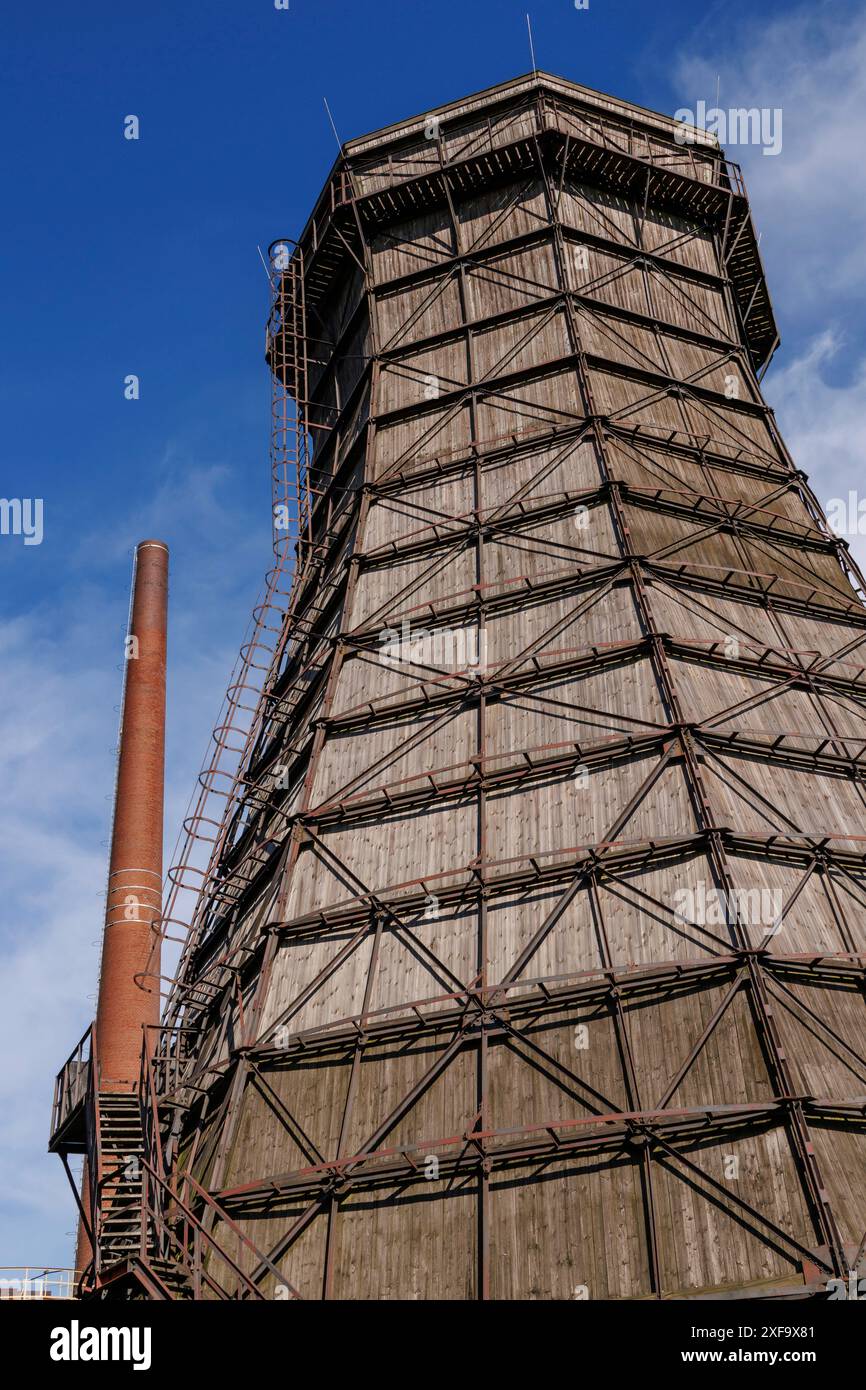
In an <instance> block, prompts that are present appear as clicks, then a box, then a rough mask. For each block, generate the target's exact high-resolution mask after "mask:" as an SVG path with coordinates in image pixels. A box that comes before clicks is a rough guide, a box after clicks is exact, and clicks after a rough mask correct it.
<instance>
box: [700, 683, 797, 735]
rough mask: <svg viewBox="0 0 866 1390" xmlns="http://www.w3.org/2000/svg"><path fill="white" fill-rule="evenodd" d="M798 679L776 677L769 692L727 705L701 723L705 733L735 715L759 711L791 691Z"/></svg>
mask: <svg viewBox="0 0 866 1390" xmlns="http://www.w3.org/2000/svg"><path fill="white" fill-rule="evenodd" d="M764 670H765V671H766V673H767V675H768V676H769V677H773V676H774V674H775V673H774V672H773V671H772V669H771V668H766V667H765V668H764ZM796 681H797V677H796V676H793V675H789V676H784V677H778V676H777V677H776V684H775V685H773V686H771V687H770V689H769V690H761V691H759V692H758V693H757V694H756V695H747V696H746V697H745V698H744V699H742V700H735V701H734V703H733V704H732V705H727V706H726V707H725V708H724V709H722V710H718V711H717V712H716V713H715V714H713V715H711V716H710V718H709V719H705V720H702V721H701V727H702V728H703V729H704V731H705V732H709V730H710V729H712V728H713V726H714V725H715V724H721V723H722V721H723V720H725V719H730V718H732V717H733V716H734V715H740V714H745V713H746V711H747V710H748V711H751V710H753V709H758V708H759V706H760V705H762V704H764V703H766V702H767V701H768V700H775V698H776V696H777V695H782V694H783V693H784V692H785V691H786V690H790V689H791V688H792V686H794V685H795V684H796Z"/></svg>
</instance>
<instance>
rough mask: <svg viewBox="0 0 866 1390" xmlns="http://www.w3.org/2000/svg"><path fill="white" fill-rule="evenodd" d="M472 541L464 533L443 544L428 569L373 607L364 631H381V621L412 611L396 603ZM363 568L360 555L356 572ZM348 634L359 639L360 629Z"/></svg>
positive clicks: (449, 561)
mask: <svg viewBox="0 0 866 1390" xmlns="http://www.w3.org/2000/svg"><path fill="white" fill-rule="evenodd" d="M470 541H471V536H468V535H462V536H459V537H457V538H456V539H455V540H453V541H449V542H448V544H447V548H446V546H444V545H443V547H442V549H440V550H437V551H435V552H434V554H433V558H432V560H431V561H430V564H429V565H428V566H427V567H426V569H423V570H422V571H421V573H420V574H417V575H413V576H412V578H411V579H407V581H406V583H405V584H403V585H401V587H400V588H399V589H398V590H397V591H396V593H394V594H390V595H389V596H388V597H387V598H385V599H383V600H382V602H381V603H380V604H379V605H378V607H376V608H373V609H372V610H371V611H370V612H369V613H368V614H367V615H366V616H365V618H364V624H365V626H364V628H363V629H362V631H363V632H366V633H369V634H370V635H372V634H373V632H374V631H376V630H377V629H378V630H379V631H381V628H379V624H380V623H389V622H391V621H392V620H393V618H394V616H395V615H396V616H397V617H399V616H400V615H401V613H405V612H406V611H408V612H410V613H411V612H412V611H413V610H412V609H409V610H406V609H400V608H397V607H396V605H397V604H399V602H400V600H401V599H410V598H412V596H413V595H414V593H415V591H416V590H417V589H418V588H420V587H422V586H423V585H424V584H425V582H427V581H429V580H430V579H432V578H433V577H434V576H435V575H437V574H439V573H440V571H441V570H443V569H445V568H446V566H448V565H450V564H451V562H452V561H453V560H454V559H455V558H456V556H457V555H458V554H459V553H460V552H461V551H463V550H467V549H468V548H469V544H470ZM362 570H363V565H362V557H361V556H360V555H359V556H358V563H357V566H356V567H355V572H356V573H360V572H362ZM346 635H347V636H350V637H354V638H355V639H356V640H357V638H358V630H357V629H350V630H349V632H348V633H347V634H346Z"/></svg>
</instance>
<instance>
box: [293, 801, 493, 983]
mask: <svg viewBox="0 0 866 1390" xmlns="http://www.w3.org/2000/svg"><path fill="white" fill-rule="evenodd" d="M306 833H307V835H308V836H309V837H310V839H311V840H312V842H313V844H314V845H316V846H318V848H319V849H320V850H321V852H322V853H323V854H324V855H327V856H328V858H330V859H332V860H333V861H334V862H335V863H336V864H337V866H338V868H339V869H340V872H341V873H342V874H344V875H345V876H346V878H348V879H351V880H352V881H353V882H354V883H355V884H356V885H357V887H358V888H359V889H360V890H361V893H362V894H363V895H364V896H365V897H366V899H367V900H368V902H369V903H370V904H371V906H373V907H374V908H375V909H376V910H377V912H380V913H381V914H382V915H383V916H384V917H387V918H388V919H389V920H390V922H391V925H392V928H393V930H394V934H395V935H396V936H397V937H398V938H399V939H400V941H401V942H402V944H403V945H404V946H406V947H407V948H408V949H409V951H410V952H411V953H414V954H416V955H419V956H421V957H423V959H424V963H425V964H426V965H427V968H428V969H429V970H430V973H431V974H433V973H434V971H433V970H432V969H431V967H430V962H431V961H432V963H433V965H434V966H435V967H436V968H437V969H438V970H440V971H441V972H442V975H443V976H444V977H445V978H446V979H447V980H450V982H451V984H452V985H456V986H457V988H458V989H462V988H463V987H464V985H465V981H464V980H459V979H458V978H457V976H456V975H455V974H454V973H453V972H452V971H451V969H450V968H449V967H448V966H447V965H446V964H445V962H444V961H441V960H440V959H439V957H438V956H437V955H436V953H435V951H432V950H431V949H430V947H429V946H428V945H427V944H426V943H425V942H423V941H419V940H418V939H416V938H415V937H414V936H412V935H409V936H408V937H407V934H406V923H405V922H403V921H402V919H401V918H399V917H398V916H397V915H396V913H394V912H392V911H391V908H390V907H389V905H388V903H387V902H385V901H383V900H382V899H381V898H380V897H379V896H378V894H377V893H376V892H375V891H374V890H373V889H372V888H370V887H369V886H368V885H367V884H366V883H364V881H363V879H361V878H359V877H358V875H357V874H356V873H355V872H354V870H352V869H350V868H349V866H348V864H346V863H345V861H344V860H342V859H341V858H340V856H339V855H338V854H336V853H335V852H334V850H332V849H331V847H330V845H328V844H326V842H325V841H324V840H322V839H321V838H320V837H319V836H318V835H317V834H316V833H315V831H313V830H311V829H310V828H309V827H307V831H306Z"/></svg>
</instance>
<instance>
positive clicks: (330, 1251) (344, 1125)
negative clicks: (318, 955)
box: [322, 913, 383, 1302]
mask: <svg viewBox="0 0 866 1390" xmlns="http://www.w3.org/2000/svg"><path fill="white" fill-rule="evenodd" d="M382 926H383V918H382V916H381V914H380V913H377V914H376V933H375V936H374V937H373V946H372V950H371V952H370V961H369V964H368V966H367V979H366V981H365V984H364V999H363V1003H362V1006H361V1014H360V1019H359V1026H358V1030H357V1032H356V1036H355V1048H354V1052H353V1054H352V1070H351V1072H350V1075H349V1084H348V1086H347V1088H346V1099H345V1103H344V1105H343V1115H342V1118H341V1120H340V1133H339V1136H338V1138H337V1158H338V1159H339V1158H342V1157H343V1155H344V1153H345V1145H346V1139H347V1136H348V1134H349V1125H350V1122H351V1118H352V1112H353V1109H354V1104H355V1094H356V1091H357V1084H358V1075H359V1071H360V1065H361V1055H362V1052H363V1049H364V1044H365V1042H366V1032H365V1029H366V1016H367V1011H368V1009H369V1006H370V996H371V993H372V989H373V981H374V979H375V977H376V970H377V966H378V961H379V948H380V946H381V942H382ZM338 1211H339V1207H338V1204H337V1198H336V1196H335V1195H333V1194H332V1196H331V1198H330V1200H329V1202H328V1217H327V1233H326V1238H325V1261H324V1280H323V1286H322V1298H323V1299H324V1300H325V1301H326V1302H327V1300H328V1299H329V1298H330V1297H331V1291H332V1288H333V1277H334V1269H333V1266H334V1241H333V1236H334V1229H333V1228H334V1223H335V1221H336V1219H337V1215H338Z"/></svg>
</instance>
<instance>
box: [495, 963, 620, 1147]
mask: <svg viewBox="0 0 866 1390" xmlns="http://www.w3.org/2000/svg"><path fill="white" fill-rule="evenodd" d="M612 992H613V991H612V990H611V988H608V990H607V992H606V994H605V996H604V1001H605V1002H607V1003H610V1002H611V994H612ZM558 1002H559V1001H558ZM542 1016H543V1015H542ZM495 1017H497V1018H498V1020H499V1025H500V1026H499V1028H497V1029H496V1030H494V1031H493V1033H492V1036H496V1037H500V1038H501V1039H502V1040H503V1041H504V1042H505V1043H506V1044H507V1045H508V1046H510V1047H512V1048H513V1050H514V1051H515V1052H516V1053H517V1055H518V1056H520V1051H521V1048H525V1049H526V1051H527V1052H529V1053H530V1054H534V1057H535V1058H537V1059H538V1060H531V1061H530V1065H531V1066H532V1067H534V1068H535V1067H537V1068H538V1070H539V1071H541V1072H542V1073H543V1074H544V1075H545V1076H546V1077H548V1079H549V1080H550V1081H552V1082H553V1084H554V1085H555V1086H558V1087H559V1089H560V1090H562V1091H565V1093H566V1095H569V1096H571V1097H572V1098H573V1099H577V1100H578V1101H579V1102H580V1104H581V1105H583V1106H584V1107H585V1108H586V1109H587V1110H589V1111H591V1112H592V1114H594V1115H597V1116H602V1115H610V1114H612V1113H613V1112H614V1111H615V1110H616V1102H615V1101H612V1100H611V1099H610V1097H609V1096H606V1095H604V1093H603V1092H602V1091H597V1090H596V1089H595V1087H594V1086H591V1085H590V1084H589V1082H588V1081H584V1080H583V1077H581V1076H578V1074H577V1072H575V1071H572V1069H571V1067H567V1066H566V1065H565V1063H564V1062H560V1061H559V1060H558V1059H557V1058H556V1057H553V1056H552V1055H551V1054H550V1053H549V1052H548V1051H547V1049H546V1048H543V1047H542V1046H541V1045H540V1043H537V1042H535V1041H534V1040H533V1039H532V1038H530V1037H527V1035H526V1033H525V1032H524V1031H522V1029H520V1028H517V1027H516V1026H515V1025H514V1023H513V1022H512V1021H511V1020H510V1019H508V1018H506V1017H504V1016H502V1017H500V1016H499V1015H495ZM611 1017H612V1022H613V1024H614V1028H616V1026H617V1020H616V1017H615V1016H613V1010H611ZM537 1019H538V1015H536V1017H535V1018H529V1019H528V1020H527V1022H528V1023H529V1024H532V1023H534V1022H536V1021H537ZM486 1032H487V1030H486V1029H485V1030H484V1033H485V1035H486ZM559 1073H562V1076H560V1075H559ZM563 1077H564V1078H566V1079H565V1080H563ZM569 1082H570V1083H572V1084H571V1085H569V1084H568V1083H569ZM578 1087H579V1088H580V1090H581V1091H583V1092H586V1093H587V1094H588V1096H589V1099H587V1095H577V1094H576V1092H577V1088H578ZM632 1099H633V1098H632ZM598 1103H600V1104H601V1106H603V1107H604V1108H603V1109H600V1108H599V1104H598ZM638 1108H640V1107H638ZM481 1128H482V1129H483V1128H484V1126H483V1125H482V1126H481Z"/></svg>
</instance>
